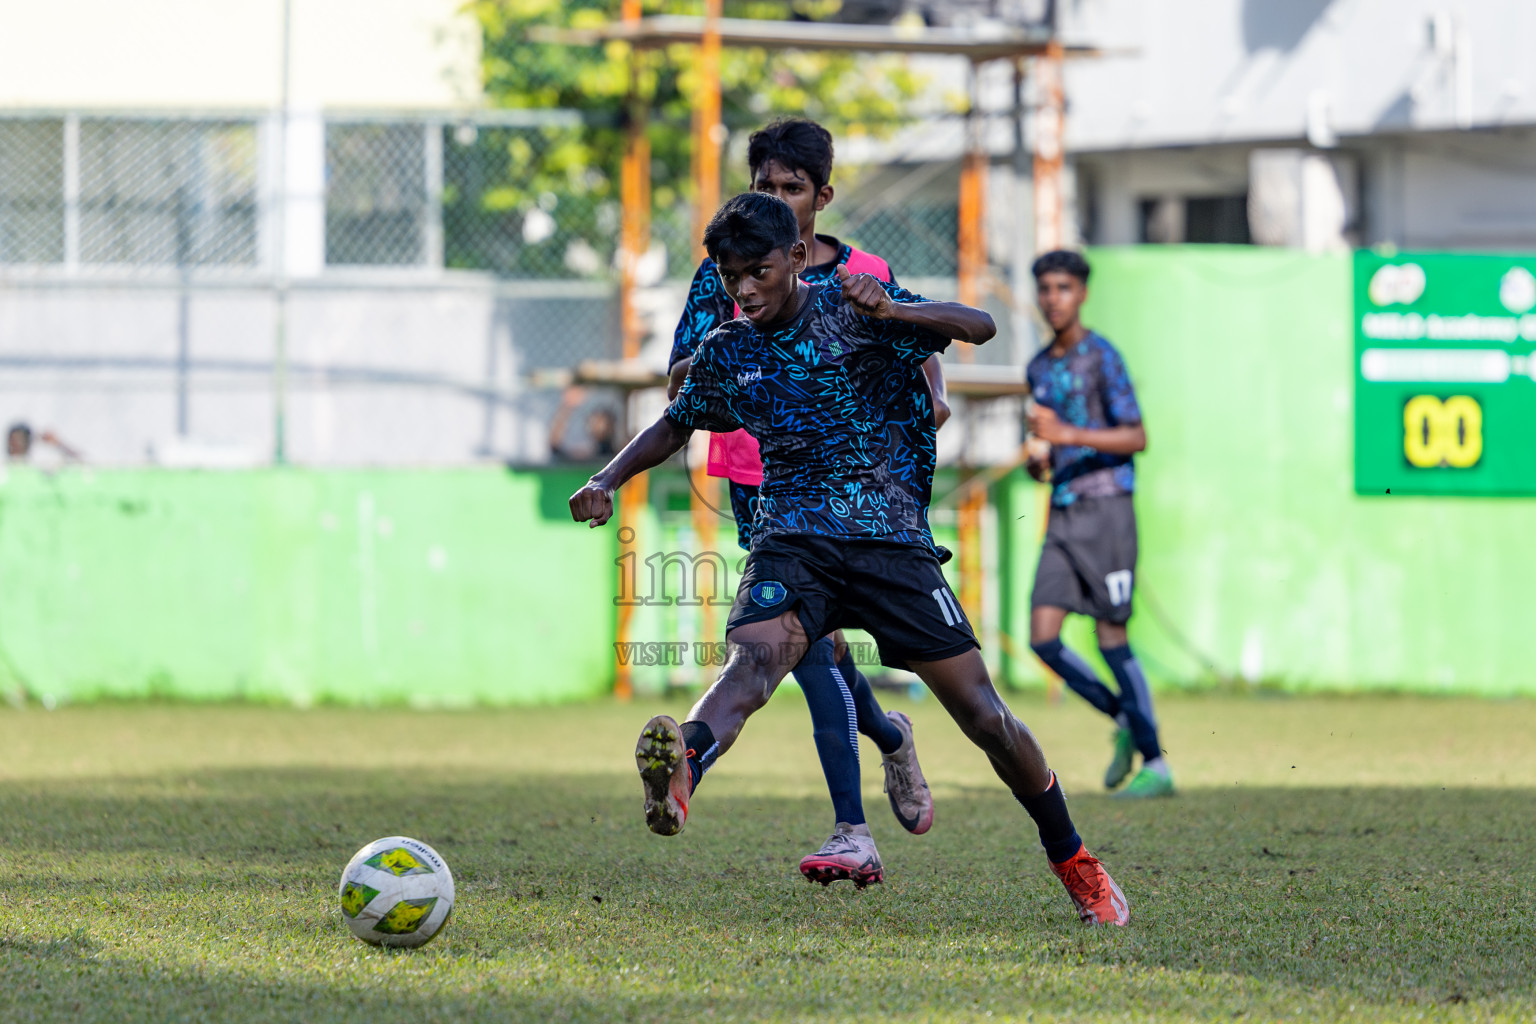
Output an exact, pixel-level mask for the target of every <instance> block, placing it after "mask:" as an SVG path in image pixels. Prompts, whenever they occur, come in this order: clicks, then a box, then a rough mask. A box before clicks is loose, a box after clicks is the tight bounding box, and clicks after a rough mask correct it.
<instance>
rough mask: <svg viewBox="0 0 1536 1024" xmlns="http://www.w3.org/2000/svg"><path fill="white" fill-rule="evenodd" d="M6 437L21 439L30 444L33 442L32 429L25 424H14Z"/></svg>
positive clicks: (6, 433)
mask: <svg viewBox="0 0 1536 1024" xmlns="http://www.w3.org/2000/svg"><path fill="white" fill-rule="evenodd" d="M5 436H6V437H7V438H11V437H20V438H22V439H23V440H25V441H27V442H28V443H30V442H31V441H32V428H31V427H29V426H27V425H26V424H25V423H12V424H11V427H10V429H9V430H7V431H6V432H5Z"/></svg>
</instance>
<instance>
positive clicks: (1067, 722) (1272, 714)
mask: <svg viewBox="0 0 1536 1024" xmlns="http://www.w3.org/2000/svg"><path fill="white" fill-rule="evenodd" d="M895 703H897V704H899V705H900V706H903V707H905V708H906V709H907V710H909V711H910V712H911V714H912V715H913V717H914V719H915V721H916V725H917V738H918V747H919V752H920V754H921V757H922V760H923V764H924V768H925V770H926V772H927V774H928V777H929V779H930V781H931V783H932V785H933V787H934V793H935V798H936V801H937V817H936V824H935V826H934V830H933V831H932V832H931V833H930V834H929V835H927V836H922V837H912V836H908V835H906V834H905V833H904V832H902V831H901V829H900V828H899V826H897V825H896V824H895V822H894V820H893V819H892V818H891V816H890V814H889V811H888V810H887V808H886V806H885V803H884V799H883V797H882V796H881V795H880V791H879V786H880V775H879V768H878V757H877V756H875V752H874V750H873V747H872V746H866V755H867V756H866V761H865V794H866V805H867V808H868V810H869V812H870V821H871V824H872V825H873V827H874V829H875V835H876V837H877V839H878V841H879V843H880V849H881V853H882V855H883V856H884V859H885V862H886V877H887V881H886V883H885V884H884V885H881V886H874V887H871V888H870V889H868V890H865V891H863V892H857V891H855V890H854V889H853V887H852V886H851V885H849V884H847V883H839V884H838V885H836V886H834V887H832V888H831V889H828V890H823V889H822V888H820V887H819V886H817V887H812V886H809V885H807V884H806V883H805V882H804V881H803V880H802V879H801V878H800V876H799V874H798V872H797V870H796V863H797V861H798V859H799V857H800V856H801V855H802V854H804V853H806V852H808V851H810V850H811V849H814V848H815V847H816V845H818V844H819V842H820V841H821V840H822V839H823V838H824V837H825V835H826V833H827V831H828V830H829V829H830V826H831V821H830V807H829V804H828V801H827V799H826V796H825V793H824V791H823V790H822V789H821V784H820V779H819V772H818V768H817V765H816V759H815V753H814V748H813V746H812V744H811V739H810V730H809V725H808V718H807V715H806V712H805V708H804V705H803V703H801V702H800V701H799V699H798V698H797V697H796V696H795V695H793V694H791V693H786V694H784V695H782V696H781V697H779V698H778V699H776V700H775V701H774V702H773V703H772V705H771V706H770V707H769V708H768V710H766V711H765V712H763V713H762V714H761V715H760V716H759V717H758V718H756V719H754V720H753V722H752V723H751V724H750V725H749V726H748V728H747V731H746V733H745V734H744V736H743V738H742V740H741V742H740V743H739V744H738V745H737V747H736V748H735V750H733V751H732V752H731V753H730V755H728V756H727V757H726V758H725V760H724V761H722V762H721V764H720V765H719V766H718V767H717V768H716V769H715V770H714V771H713V772H712V773H711V775H710V777H709V778H708V779H707V780H706V782H705V784H704V786H703V787H702V789H701V791H700V793H699V796H698V797H697V798H696V802H695V804H694V814H693V816H692V817H691V818H690V819H689V822H688V828H687V830H686V831H685V832H684V833H683V834H682V835H681V836H679V837H677V838H674V839H662V838H659V837H657V836H653V835H651V834H650V833H648V832H647V831H646V830H645V827H644V823H643V821H642V818H641V814H640V801H639V784H638V782H637V780H636V778H635V774H634V768H633V761H632V759H631V751H632V749H633V743H634V738H635V735H636V733H637V732H638V730H639V728H640V726H641V725H642V724H643V723H644V721H645V719H646V717H647V716H648V715H649V714H651V713H652V712H653V711H660V710H670V711H672V712H674V713H678V712H681V711H682V710H684V703H683V702H682V701H680V700H673V701H667V702H662V701H637V702H636V703H635V704H633V705H629V706H623V705H617V704H606V703H605V704H596V705H586V706H580V707H570V708H550V709H535V710H522V711H473V712H468V711H466V712H430V713H428V712H407V711H352V710H332V709H322V710H312V711H289V710H280V709H265V708H250V707H183V706H115V707H114V706H99V707H88V708H71V709H66V710H61V711H56V712H51V713H50V712H43V711H40V710H35V709H33V710H25V711H6V712H0V727H3V728H4V731H5V737H6V738H5V743H4V747H3V754H0V1020H3V1021H5V1022H7V1024H15V1022H21V1021H40V1020H48V1021H114V1022H116V1021H129V1020H146V1021H169V1020H187V1021H202V1020H242V1021H243V1020H250V1021H263V1022H266V1021H275V1020H302V1021H312V1022H329V1021H368V1022H370V1024H377V1022H378V1021H380V1020H418V1021H469V1020H529V1021H538V1022H540V1024H545V1022H553V1021H564V1020H577V1021H620V1020H646V1021H663V1020H666V1021H689V1020H693V1019H702V1020H807V1021H809V1020H815V1021H819V1022H827V1021H837V1020H853V1019H866V1020H900V1021H930V1020H944V1021H948V1020H957V1021H958V1020H964V1021H971V1020H977V1019H983V1020H984V1019H987V1018H989V1017H990V1018H991V1019H994V1020H1034V1021H1051V1020H1088V1019H1093V1020H1103V1019H1136V1020H1147V1019H1158V1020H1186V1019H1189V1020H1214V1019H1223V1020H1230V1019H1233V1018H1243V1019H1248V1020H1272V1019H1278V1018H1310V1019H1320V1020H1334V1019H1349V1020H1401V1019H1447V1020H1488V1019H1507V1020H1529V1019H1532V1018H1533V1017H1536V952H1533V951H1536V925H1533V921H1536V888H1533V885H1532V877H1533V868H1536V846H1533V841H1536V744H1533V743H1532V741H1531V737H1532V735H1533V734H1536V704H1533V703H1530V702H1502V703H1493V702H1479V701H1471V700H1459V699H1458V700H1453V699H1428V700H1422V699H1406V698H1376V699H1315V698H1306V699H1301V698H1298V699H1245V698H1235V697H1210V698H1171V697H1170V698H1166V699H1164V700H1163V701H1162V703H1161V706H1160V709H1159V710H1160V713H1161V717H1162V718H1163V720H1164V722H1165V729H1166V742H1167V744H1168V746H1169V749H1170V752H1171V754H1170V756H1171V759H1172V764H1173V766H1174V769H1175V773H1176V779H1177V781H1178V783H1179V785H1180V786H1181V788H1182V790H1183V793H1182V795H1181V796H1179V797H1178V798H1177V799H1175V800H1172V801H1166V802H1159V803H1155V804H1143V805H1133V806H1127V805H1124V804H1120V803H1116V802H1112V801H1110V800H1108V799H1106V798H1105V797H1103V796H1102V795H1100V794H1099V792H1098V786H1097V782H1096V780H1097V779H1098V776H1099V774H1100V772H1101V770H1102V767H1103V763H1104V761H1105V760H1106V759H1107V756H1108V753H1109V748H1108V743H1107V731H1106V729H1105V728H1104V723H1103V720H1102V719H1101V718H1099V717H1098V716H1096V715H1095V714H1093V713H1092V712H1090V711H1089V710H1088V709H1087V708H1086V707H1085V706H1083V705H1082V704H1081V703H1077V702H1074V701H1068V702H1066V703H1063V704H1061V705H1059V706H1053V705H1048V704H1046V703H1045V702H1044V701H1042V700H1038V699H1032V698H1015V699H1014V701H1013V703H1014V705H1015V707H1016V709H1017V710H1018V711H1019V712H1020V714H1021V715H1022V716H1023V717H1024V718H1025V719H1026V721H1029V722H1030V723H1031V724H1032V725H1033V726H1034V727H1035V729H1036V731H1037V732H1038V733H1039V734H1040V736H1041V738H1042V740H1043V741H1044V742H1045V744H1046V748H1047V751H1048V753H1050V755H1051V758H1052V762H1053V764H1054V765H1055V767H1056V768H1057V771H1058V774H1059V775H1060V776H1061V778H1062V780H1063V783H1064V784H1065V785H1066V787H1067V792H1068V795H1069V798H1070V799H1071V805H1072V808H1073V813H1074V816H1075V817H1076V819H1077V821H1078V824H1079V828H1080V830H1081V831H1082V833H1083V835H1084V836H1085V838H1086V839H1087V840H1088V843H1089V845H1090V847H1091V848H1092V849H1094V850H1095V852H1097V853H1099V854H1100V855H1101V856H1102V857H1103V858H1104V860H1105V861H1106V863H1107V864H1108V865H1109V867H1110V868H1111V870H1112V871H1113V872H1114V874H1115V876H1116V878H1117V879H1118V880H1119V882H1120V884H1121V886H1122V887H1123V888H1124V889H1125V892H1126V894H1127V895H1128V896H1129V898H1130V899H1131V901H1132V911H1133V915H1134V918H1133V922H1132V925H1131V927H1130V928H1128V929H1124V930H1089V929H1085V928H1083V927H1082V926H1080V925H1079V924H1078V922H1077V920H1076V918H1075V917H1074V915H1073V913H1072V910H1071V907H1070V904H1069V903H1068V901H1067V898H1066V895H1065V894H1064V892H1063V891H1062V890H1061V888H1060V886H1059V885H1058V883H1057V882H1056V880H1055V879H1054V878H1053V877H1052V876H1051V875H1050V873H1049V872H1048V870H1047V869H1046V866H1045V863H1044V859H1043V856H1042V855H1041V853H1040V850H1039V846H1038V843H1037V842H1036V839H1035V836H1034V831H1033V828H1032V826H1031V825H1030V824H1029V822H1028V820H1027V818H1026V817H1025V816H1024V814H1023V812H1022V811H1021V810H1020V809H1019V808H1018V807H1017V805H1015V804H1014V803H1013V801H1012V800H1011V798H1010V797H1009V796H1008V795H1007V794H1006V792H1004V791H1003V790H1002V788H1001V787H1000V785H998V784H997V783H996V781H995V780H994V779H993V778H992V776H991V774H990V771H989V770H988V768H987V766H986V763H985V760H984V759H983V758H982V757H981V755H980V754H979V753H977V752H976V751H974V750H973V749H972V748H970V747H969V746H968V745H967V744H966V743H965V741H964V740H963V738H962V737H961V736H960V735H959V733H958V731H957V730H956V729H955V728H954V726H953V725H952V724H951V723H950V722H949V721H948V719H947V718H946V717H945V716H944V714H943V712H942V711H941V710H940V709H939V708H938V706H937V705H936V704H935V703H934V702H933V701H931V700H930V701H924V702H919V703H917V704H906V703H905V702H895ZM394 833H405V834H407V835H415V836H417V837H419V838H421V839H424V840H426V841H427V842H429V843H432V844H433V845H434V846H436V847H437V849H438V850H439V851H440V852H441V853H442V854H443V855H444V856H445V857H446V858H447V859H448V861H449V863H450V865H451V866H452V867H453V870H454V874H455V877H456V879H457V881H458V902H457V904H456V906H455V908H454V914H453V920H452V922H451V923H450V925H449V926H448V928H447V930H446V931H445V932H444V933H443V935H442V936H441V937H439V938H438V939H437V940H436V941H435V942H433V943H432V944H431V945H429V946H427V947H426V948H425V949H423V950H418V951H404V952H390V951H383V950H375V949H372V948H369V947H366V946H364V945H362V944H361V943H359V942H357V941H356V940H355V939H352V938H351V937H350V936H349V935H348V933H347V931H346V929H345V927H344V926H343V924H342V921H341V916H340V911H339V910H338V909H337V906H336V899H335V886H336V880H337V878H338V876H339V873H340V871H341V868H342V866H343V864H345V862H346V860H347V858H348V857H349V856H350V855H351V854H352V852H353V851H354V850H356V849H357V848H358V847H360V846H362V845H363V844H364V843H366V842H368V841H369V840H372V839H374V838H377V837H379V836H383V835H389V834H394Z"/></svg>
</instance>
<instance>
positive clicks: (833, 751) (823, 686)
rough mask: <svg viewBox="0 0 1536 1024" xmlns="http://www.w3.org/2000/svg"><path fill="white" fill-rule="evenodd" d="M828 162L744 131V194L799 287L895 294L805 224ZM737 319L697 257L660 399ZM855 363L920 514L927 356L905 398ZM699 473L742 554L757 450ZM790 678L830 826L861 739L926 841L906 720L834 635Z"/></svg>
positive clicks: (850, 788) (735, 438)
mask: <svg viewBox="0 0 1536 1024" xmlns="http://www.w3.org/2000/svg"><path fill="white" fill-rule="evenodd" d="M832 161H833V147H832V136H831V134H829V133H828V132H827V130H826V129H825V128H823V127H822V126H821V125H819V124H816V123H815V122H814V121H808V120H804V119H799V118H794V119H788V120H780V121H775V122H773V123H772V124H770V125H768V126H767V127H765V128H763V129H761V130H759V131H756V132H754V133H753V134H752V136H751V138H750V139H749V140H748V144H747V166H748V169H749V170H750V172H751V175H752V190H753V191H754V192H761V193H764V194H766V195H771V196H776V197H778V198H779V199H782V200H784V201H785V202H786V203H787V204H789V207H790V209H791V210H792V211H794V214H795V220H796V223H797V225H798V227H799V231H800V240H801V241H802V242H804V243H805V246H806V251H807V252H808V253H810V256H809V259H810V260H811V265H810V266H807V267H806V268H805V270H804V271H802V272H801V274H800V280H802V281H804V282H805V283H806V284H808V285H811V286H813V287H814V286H820V285H823V284H826V283H828V282H830V281H832V280H834V278H835V271H836V268H837V267H839V266H846V267H847V268H848V269H849V271H850V272H851V273H861V272H868V273H870V274H873V275H874V276H875V277H876V278H878V279H880V280H882V281H889V282H891V283H895V278H894V275H892V274H891V270H890V267H889V266H888V265H887V264H886V262H885V261H884V260H882V259H880V258H879V257H877V256H873V255H871V254H869V253H865V252H861V251H859V250H857V249H855V248H853V247H852V246H850V245H848V244H846V243H844V242H841V241H839V240H838V239H836V238H832V237H830V236H828V235H819V234H817V233H816V215H817V214H818V213H819V212H821V211H822V210H823V209H825V208H826V206H827V204H828V203H830V202H831V201H832V197H833V189H832V185H831V183H830V178H831V175H832ZM736 315H737V311H736V303H735V301H734V300H732V298H731V297H730V295H728V294H727V293H726V291H725V288H724V286H723V285H722V284H721V282H720V273H719V270H718V268H717V267H716V266H715V261H714V260H712V259H709V258H708V257H705V259H704V261H703V262H702V263H700V264H699V269H698V272H697V273H696V274H695V275H694V278H693V283H692V285H691V286H690V287H689V289H688V298H687V300H686V302H685V304H684V308H683V315H682V317H681V318H680V319H679V320H678V323H677V330H676V332H675V334H674V336H673V344H672V354H671V358H670V360H669V369H670V372H671V378H672V380H671V386H670V387H669V388H668V398H673V397H676V395H677V391H678V389H679V388H681V387H682V383H683V380H684V379H685V378H686V376H687V372H688V367H689V365H690V363H691V361H692V358H693V354H694V352H695V350H697V348H698V346H699V343H700V342H701V341H703V340H704V338H705V337H706V336H707V335H709V334H710V333H711V332H712V331H714V330H715V329H716V328H718V327H720V326H721V325H723V324H726V323H729V322H730V321H731V320H734V319H735V318H736ZM866 364H867V366H866V371H865V372H864V373H863V374H862V375H861V376H860V378H859V381H858V383H859V385H860V389H861V393H863V394H865V395H866V397H867V398H868V399H869V400H870V401H872V402H876V403H878V404H879V405H880V406H881V407H883V408H885V409H886V410H887V429H888V432H889V435H890V444H889V448H888V451H889V454H890V460H891V468H892V471H893V472H894V473H895V474H896V476H897V478H898V480H899V481H900V482H901V483H902V484H904V485H905V486H906V487H907V489H909V490H910V491H911V492H912V493H913V495H914V498H915V499H916V500H918V501H919V503H920V504H921V505H922V506H923V507H924V508H926V507H927V504H928V500H929V497H930V496H931V491H932V487H933V470H934V465H935V463H936V452H935V449H934V437H933V433H934V430H935V429H936V428H937V427H938V426H942V425H943V423H944V421H945V420H946V419H947V418H948V416H949V407H948V405H947V404H946V403H945V401H944V375H943V371H942V370H941V369H940V366H939V357H938V356H932V357H930V358H929V359H928V360H927V361H925V362H924V363H923V378H922V379H920V380H919V381H918V386H917V387H915V388H910V389H909V390H907V391H900V390H898V389H897V388H893V387H891V386H890V385H891V383H892V382H893V381H899V382H905V381H906V376H905V375H897V376H891V375H889V374H881V373H877V372H873V364H874V361H866ZM707 468H708V472H709V474H710V475H711V476H717V477H725V478H726V479H727V480H728V481H729V487H730V499H731V511H732V514H733V515H734V517H735V520H736V530H737V542H738V543H739V544H740V545H741V547H742V548H744V549H746V550H751V547H752V537H753V533H754V529H755V525H754V524H755V523H756V520H757V515H758V495H759V487H760V485H761V484H762V479H763V466H762V461H761V458H760V452H759V449H758V444H757V441H756V440H754V439H753V437H752V436H751V435H750V434H748V433H747V432H746V431H744V430H737V431H733V432H731V433H728V434H714V435H712V436H711V438H710V446H709V461H708V467H707ZM947 557H948V552H942V553H941V560H943V559H945V558H947ZM794 676H795V680H796V682H798V683H799V684H800V689H801V692H802V693H804V695H805V698H806V703H807V705H808V707H809V709H810V712H811V723H812V730H813V735H814V737H815V741H816V750H817V754H818V756H819V757H820V759H821V764H822V771H823V773H824V774H825V776H826V780H827V790H828V792H829V794H830V795H831V797H832V805H833V812H834V815H835V822H836V824H837V825H838V826H839V827H843V826H846V827H849V828H859V827H866V823H865V819H864V808H863V800H862V796H861V792H860V790H861V784H860V771H859V752H858V739H857V734H858V733H863V734H864V735H866V736H868V737H869V738H870V739H871V740H873V741H874V743H875V745H876V746H877V747H879V748H880V753H881V755H882V765H881V766H882V770H883V772H884V774H885V792H886V796H887V798H888V800H889V801H890V805H891V810H892V812H893V813H894V814H895V816H896V820H897V821H898V822H900V823H901V825H902V826H903V827H904V828H905V829H907V831H909V832H912V833H914V834H918V835H921V834H922V833H924V832H927V831H928V829H929V828H930V827H931V826H932V824H933V796H932V794H931V793H930V791H929V789H928V786H927V783H926V782H925V781H924V779H923V773H922V769H921V767H920V766H919V765H918V761H917V754H916V749H915V747H914V744H913V738H912V732H913V730H912V721H911V719H910V718H908V717H907V716H906V715H905V714H903V713H901V712H899V711H892V712H886V711H885V710H883V709H882V708H881V707H880V703H879V701H878V700H877V699H876V697H875V692H874V689H873V688H872V687H871V686H870V684H869V680H868V679H866V678H865V676H864V674H863V673H862V672H860V671H859V668H858V665H857V664H856V663H855V661H854V658H853V656H852V654H851V652H850V651H849V648H848V645H847V643H846V641H845V640H844V638H843V636H842V634H841V632H837V633H835V634H833V635H832V636H830V637H824V638H823V639H821V640H819V641H817V642H816V643H815V644H813V645H812V646H811V649H810V650H809V651H808V652H807V653H806V657H805V660H804V661H803V662H802V663H801V664H800V665H797V666H796V667H795V670H794ZM801 867H802V870H805V871H807V873H808V874H814V875H815V876H816V877H817V878H818V880H822V881H828V880H831V879H834V878H838V877H844V876H843V874H842V873H841V872H842V870H843V868H844V867H846V866H845V865H840V863H839V862H838V861H837V858H828V857H820V856H817V855H815V854H813V855H812V856H810V857H808V858H806V859H805V861H803V862H802V864H801Z"/></svg>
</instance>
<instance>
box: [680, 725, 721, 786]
mask: <svg viewBox="0 0 1536 1024" xmlns="http://www.w3.org/2000/svg"><path fill="white" fill-rule="evenodd" d="M677 731H678V732H680V733H682V734H683V749H684V750H686V751H688V782H689V786H688V792H690V793H692V792H693V791H694V790H695V789H698V788H699V780H700V779H702V778H704V773H705V772H707V771H709V766H710V765H712V764H714V763H715V757H716V756H717V755H718V754H719V753H720V744H718V743H716V742H715V731H714V730H713V729H711V728H710V727H709V726H707V725H705V724H704V723H703V722H684V723H683V724H682V725H680V726H678V727H677Z"/></svg>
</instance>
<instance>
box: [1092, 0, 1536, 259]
mask: <svg viewBox="0 0 1536 1024" xmlns="http://www.w3.org/2000/svg"><path fill="white" fill-rule="evenodd" d="M1061 13H1062V18H1063V30H1064V33H1065V34H1066V35H1067V37H1068V38H1081V39H1084V40H1088V41H1091V42H1092V43H1094V44H1095V45H1098V46H1100V47H1103V48H1104V49H1105V51H1106V54H1107V55H1106V56H1105V57H1104V58H1102V59H1099V60H1090V61H1081V62H1076V63H1074V64H1072V66H1071V67H1070V68H1069V69H1068V72H1067V91H1068V97H1069V104H1070V110H1069V114H1068V122H1067V138H1068V145H1069V149H1070V150H1071V151H1072V152H1073V153H1074V154H1075V160H1074V164H1075V168H1076V170H1077V177H1078V183H1077V190H1076V191H1077V198H1078V203H1077V214H1078V218H1079V223H1080V229H1081V233H1082V235H1083V236H1084V237H1086V238H1087V239H1088V240H1089V241H1092V242H1096V243H1101V244H1125V243H1132V242H1158V241H1196V242H1213V241H1247V240H1249V238H1252V240H1254V241H1258V242H1266V243H1271V244H1291V245H1301V246H1306V247H1311V248H1319V247H1334V246H1342V245H1346V244H1366V245H1374V244H1378V243H1391V244H1395V245H1397V246H1399V247H1403V248H1450V249H1463V248H1490V249H1525V250H1530V249H1536V62H1533V61H1532V60H1531V56H1530V55H1531V53H1532V52H1536V4H1532V3H1528V2H1525V0H1079V2H1076V3H1072V2H1066V3H1064V4H1063V7H1062V12H1061ZM1245 214H1246V216H1245Z"/></svg>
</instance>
